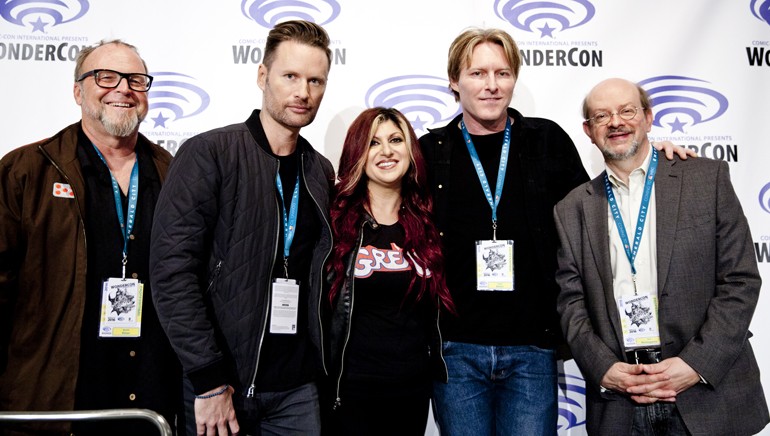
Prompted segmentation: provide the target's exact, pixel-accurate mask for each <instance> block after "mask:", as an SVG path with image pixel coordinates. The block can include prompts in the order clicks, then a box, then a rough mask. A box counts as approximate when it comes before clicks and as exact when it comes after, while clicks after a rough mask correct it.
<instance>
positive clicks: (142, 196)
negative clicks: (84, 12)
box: [0, 40, 184, 435]
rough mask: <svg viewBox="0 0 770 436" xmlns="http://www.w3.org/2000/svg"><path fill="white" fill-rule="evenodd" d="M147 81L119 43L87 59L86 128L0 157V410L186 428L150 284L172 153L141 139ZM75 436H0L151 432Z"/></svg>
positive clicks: (63, 427) (82, 84)
mask: <svg viewBox="0 0 770 436" xmlns="http://www.w3.org/2000/svg"><path fill="white" fill-rule="evenodd" d="M147 72H148V71H147V66H146V64H145V62H144V60H142V58H141V57H140V56H139V53H138V52H137V50H136V48H135V47H133V46H131V45H129V44H126V43H124V42H122V41H119V40H113V41H101V42H100V43H98V44H96V45H94V46H92V47H88V48H85V49H83V50H82V51H81V52H80V54H79V55H78V58H77V62H76V66H75V77H74V79H75V80H74V86H73V93H74V97H75V102H76V103H77V104H78V105H79V106H80V107H81V112H82V119H81V121H79V122H77V123H75V124H73V125H71V126H69V127H66V128H65V129H64V130H62V131H61V132H59V133H57V134H56V135H54V136H53V137H51V138H49V139H45V140H42V141H40V142H37V143H34V144H29V145H26V146H23V147H20V148H18V149H16V150H13V151H11V152H10V153H8V154H7V155H6V156H5V157H3V159H2V160H0V410H10V411H45V410H90V409H115V408H145V409H152V410H155V411H157V412H159V413H161V414H162V415H163V416H164V417H165V418H166V420H167V421H169V423H170V424H171V426H172V428H173V427H174V426H175V425H178V426H179V428H180V430H181V431H183V430H184V425H182V422H181V421H180V422H178V423H177V422H176V420H177V414H178V412H180V410H181V407H182V402H181V382H180V380H181V366H180V364H179V361H178V360H177V358H176V355H175V353H174V352H173V350H172V349H171V346H170V345H169V342H168V339H167V338H166V336H165V334H164V333H163V330H162V329H161V326H160V324H159V322H158V317H157V315H156V312H155V307H154V305H153V300H152V291H151V289H150V286H149V277H148V275H149V249H150V229H151V224H152V216H153V213H154V211H155V204H156V202H157V198H158V194H159V192H160V186H161V182H162V180H163V179H164V178H165V175H166V171H167V169H168V165H169V163H170V161H171V155H170V154H169V153H168V152H166V151H165V150H163V149H162V148H160V147H158V146H157V145H155V144H153V143H151V142H150V141H149V140H148V139H147V138H145V137H144V136H143V135H141V134H140V133H139V124H140V123H141V122H142V120H143V119H144V117H145V116H146V115H147V111H148V102H147V92H148V91H149V89H150V86H151V85H152V77H151V76H149V75H148V74H147ZM86 241H87V243H86ZM182 417H183V414H182V413H179V419H180V420H181V419H182ZM71 427H72V428H70V425H69V424H66V423H55V424H37V425H35V426H32V425H29V424H28V425H24V426H23V427H17V426H14V427H9V428H8V429H7V430H6V429H5V428H3V429H0V433H4V432H5V431H7V432H8V433H16V432H18V433H19V434H40V433H42V432H53V433H56V434H59V433H63V432H69V431H72V432H73V433H75V434H78V435H81V434H110V435H115V434H150V433H151V432H153V431H156V430H155V429H154V427H153V426H152V425H151V424H149V423H144V422H138V421H104V424H96V423H82V422H81V423H76V424H74V425H72V426H71Z"/></svg>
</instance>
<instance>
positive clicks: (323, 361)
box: [300, 153, 334, 375]
mask: <svg viewBox="0 0 770 436" xmlns="http://www.w3.org/2000/svg"><path fill="white" fill-rule="evenodd" d="M300 168H301V170H302V183H303V184H304V185H305V189H307V192H308V194H310V198H311V199H312V200H313V203H314V204H315V207H316V209H318V210H319V211H320V212H321V218H323V221H324V224H326V230H328V231H329V242H330V244H329V251H327V252H326V256H324V260H323V262H321V271H319V274H318V290H319V293H320V295H319V298H318V307H317V308H316V315H317V317H318V327H319V328H320V330H319V331H320V332H321V338H320V343H321V366H322V367H323V371H324V374H325V375H328V374H329V370H328V369H327V368H326V358H325V356H326V353H325V352H324V335H323V331H324V330H323V320H322V318H321V304H323V301H324V298H323V277H324V271H323V269H324V265H326V261H327V260H329V255H331V254H332V247H334V236H333V234H332V226H331V224H330V223H329V221H328V220H327V219H326V215H324V213H323V210H322V209H321V206H320V205H319V204H318V201H316V199H315V197H313V192H312V191H311V190H310V187H309V186H307V178H306V177H305V153H302V154H301V155H300Z"/></svg>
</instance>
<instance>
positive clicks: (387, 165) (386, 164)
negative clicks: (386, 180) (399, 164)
mask: <svg viewBox="0 0 770 436" xmlns="http://www.w3.org/2000/svg"><path fill="white" fill-rule="evenodd" d="M395 165H396V163H395V162H393V161H387V162H380V163H378V164H377V166H378V167H380V168H385V169H387V168H392V167H394V166H395Z"/></svg>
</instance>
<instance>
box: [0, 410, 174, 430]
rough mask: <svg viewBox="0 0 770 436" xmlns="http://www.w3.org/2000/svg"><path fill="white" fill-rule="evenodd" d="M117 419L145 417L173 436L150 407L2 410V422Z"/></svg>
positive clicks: (159, 416) (164, 420) (0, 417)
mask: <svg viewBox="0 0 770 436" xmlns="http://www.w3.org/2000/svg"><path fill="white" fill-rule="evenodd" d="M116 419H144V420H147V421H150V422H151V423H153V424H155V426H156V427H158V430H159V431H160V435H161V436H172V433H171V426H169V425H168V422H166V419H165V418H163V416H162V415H161V414H159V413H158V412H154V411H152V410H149V409H105V410H74V411H62V412H0V422H2V421H14V422H29V421H101V420H116Z"/></svg>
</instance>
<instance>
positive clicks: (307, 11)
mask: <svg viewBox="0 0 770 436" xmlns="http://www.w3.org/2000/svg"><path fill="white" fill-rule="evenodd" d="M340 9H341V8H340V4H339V3H337V1H336V0H243V1H242V2H241V12H243V15H245V16H246V17H247V18H248V19H250V20H254V21H256V22H257V24H259V25H260V26H262V27H265V28H267V29H272V28H273V27H275V25H276V24H278V23H280V22H282V21H286V20H305V21H312V22H313V23H317V24H319V25H321V26H323V25H324V24H326V23H329V22H331V21H333V20H334V19H335V18H337V17H338V16H339V15H340Z"/></svg>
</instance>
